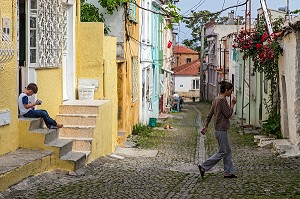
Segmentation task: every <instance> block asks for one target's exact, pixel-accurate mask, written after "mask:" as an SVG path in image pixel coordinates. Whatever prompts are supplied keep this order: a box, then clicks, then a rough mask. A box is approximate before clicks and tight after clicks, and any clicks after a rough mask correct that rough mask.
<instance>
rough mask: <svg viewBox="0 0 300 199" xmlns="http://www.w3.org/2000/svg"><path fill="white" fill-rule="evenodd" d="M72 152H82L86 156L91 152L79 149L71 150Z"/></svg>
mask: <svg viewBox="0 0 300 199" xmlns="http://www.w3.org/2000/svg"><path fill="white" fill-rule="evenodd" d="M72 151H73V152H79V153H84V154H85V156H86V157H88V156H89V155H90V154H91V151H79V150H72Z"/></svg>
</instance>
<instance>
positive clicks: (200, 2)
mask: <svg viewBox="0 0 300 199" xmlns="http://www.w3.org/2000/svg"><path fill="white" fill-rule="evenodd" d="M202 1H205V0H200V1H199V2H198V3H197V4H196V5H194V6H193V7H192V8H190V9H188V10H187V11H186V12H184V13H182V15H184V14H186V13H188V12H189V11H191V10H193V8H195V7H196V6H198V5H199V4H202Z"/></svg>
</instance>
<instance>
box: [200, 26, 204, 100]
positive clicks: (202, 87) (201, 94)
mask: <svg viewBox="0 0 300 199" xmlns="http://www.w3.org/2000/svg"><path fill="white" fill-rule="evenodd" d="M203 63H204V24H203V23H202V25H201V50H200V93H199V94H200V95H199V101H200V102H203V100H204V99H203V91H204V85H203Z"/></svg>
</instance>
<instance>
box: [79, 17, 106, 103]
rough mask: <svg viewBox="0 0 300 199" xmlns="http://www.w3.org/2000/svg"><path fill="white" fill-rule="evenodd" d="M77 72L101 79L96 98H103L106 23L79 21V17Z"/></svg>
mask: <svg viewBox="0 0 300 199" xmlns="http://www.w3.org/2000/svg"><path fill="white" fill-rule="evenodd" d="M77 20H78V22H77V27H76V29H77V37H76V44H77V49H76V73H77V80H78V78H93V79H97V80H98V81H99V88H98V89H96V90H95V96H94V99H102V98H103V81H104V80H103V39H104V24H103V23H98V22H79V19H77Z"/></svg>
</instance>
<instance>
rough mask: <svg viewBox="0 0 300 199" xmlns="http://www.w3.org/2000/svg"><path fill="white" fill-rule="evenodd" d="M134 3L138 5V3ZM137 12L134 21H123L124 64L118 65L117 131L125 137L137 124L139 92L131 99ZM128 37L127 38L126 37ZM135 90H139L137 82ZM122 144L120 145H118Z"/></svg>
mask: <svg viewBox="0 0 300 199" xmlns="http://www.w3.org/2000/svg"><path fill="white" fill-rule="evenodd" d="M136 3H137V4H138V5H139V3H140V1H139V0H137V1H136ZM139 10H140V9H136V20H134V21H133V20H130V19H128V18H127V19H126V20H125V30H124V33H125V41H124V55H125V56H124V59H125V60H124V62H122V63H119V65H118V100H119V102H118V106H119V112H118V119H119V120H118V121H119V122H118V130H119V131H122V132H125V133H126V135H130V134H131V133H132V129H133V126H134V125H135V124H137V123H138V122H139V108H140V105H139V104H140V103H139V90H138V91H137V93H138V96H137V98H135V99H133V97H132V94H133V75H134V74H136V75H137V76H138V79H139V78H140V77H139V70H140V66H139V63H140V56H139V45H140V44H139V42H137V41H139V18H138V17H139ZM126 35H129V36H126ZM133 59H137V64H138V67H137V68H138V70H137V71H133V68H134V67H133V63H132V60H133ZM136 83H137V88H138V89H139V88H140V86H139V81H138V82H136ZM120 144H122V143H120Z"/></svg>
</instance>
